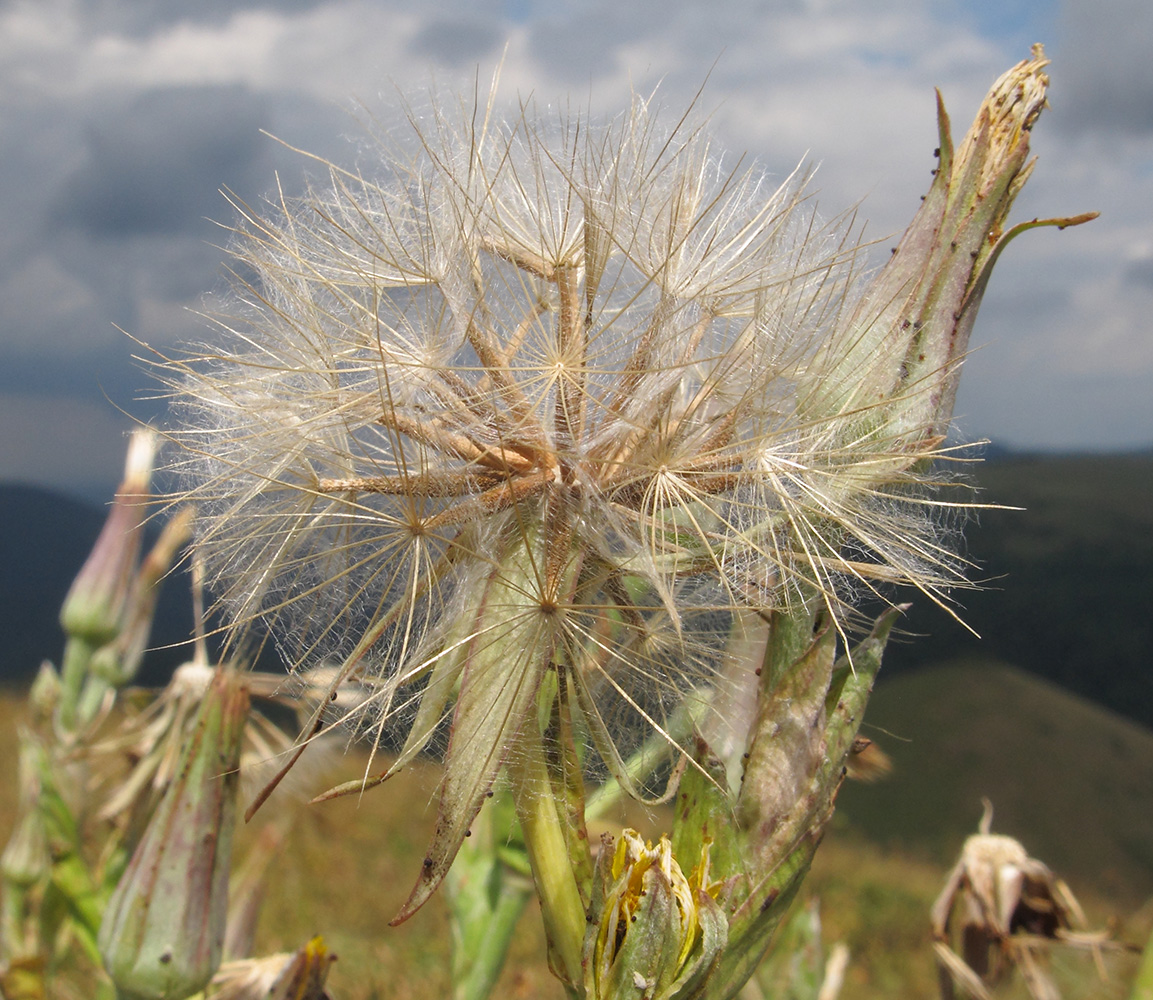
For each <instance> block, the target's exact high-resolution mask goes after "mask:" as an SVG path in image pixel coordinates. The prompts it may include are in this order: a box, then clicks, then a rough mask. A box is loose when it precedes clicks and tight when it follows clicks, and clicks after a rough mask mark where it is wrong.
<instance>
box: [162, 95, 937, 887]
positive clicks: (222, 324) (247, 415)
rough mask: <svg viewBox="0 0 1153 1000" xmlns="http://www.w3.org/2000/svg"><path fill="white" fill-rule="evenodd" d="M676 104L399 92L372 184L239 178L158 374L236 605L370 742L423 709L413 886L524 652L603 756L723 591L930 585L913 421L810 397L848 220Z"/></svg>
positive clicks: (503, 715)
mask: <svg viewBox="0 0 1153 1000" xmlns="http://www.w3.org/2000/svg"><path fill="white" fill-rule="evenodd" d="M691 117H692V116H691V114H690V115H686V116H685V117H683V118H681V119H679V120H677V121H675V122H673V123H672V124H671V126H670V125H665V124H663V123H662V121H661V120H660V116H659V115H658V113H657V112H656V111H655V110H654V108H653V105H652V103H651V102H649V101H645V100H642V99H640V98H637V99H634V101H633V103H632V106H631V108H630V109H629V110H628V112H627V113H625V114H623V115H622V116H621V117H619V118H617V119H615V120H613V121H610V122H608V123H605V124H599V125H597V124H594V123H593V122H591V121H590V120H589V119H588V118H587V117H585V116H583V115H579V114H578V115H570V114H567V113H560V112H555V111H552V110H540V109H538V108H537V107H535V106H534V105H533V104H532V103H531V102H530V103H526V104H524V105H522V106H521V107H520V108H519V110H518V112H517V113H516V114H514V115H513V116H512V117H510V118H508V119H501V118H500V117H499V116H498V115H497V114H496V112H495V110H494V104H493V101H492V100H491V99H490V100H489V101H488V102H487V104H486V103H485V102H483V100H482V101H477V102H469V101H461V102H460V103H459V104H457V105H444V104H438V103H436V102H435V101H434V102H433V103H432V105H431V109H430V110H428V111H427V112H425V113H423V114H418V113H417V112H416V111H415V110H413V109H411V108H410V109H409V111H408V118H407V123H406V126H405V127H404V128H403V129H402V130H401V133H403V134H397V133H390V134H387V135H384V136H383V137H382V139H381V144H380V148H379V158H380V161H381V162H380V163H379V164H377V165H376V166H375V167H374V173H373V175H372V176H368V175H366V174H361V173H357V172H351V171H347V170H344V169H341V168H339V167H336V166H334V165H331V164H326V165H325V166H326V169H327V172H328V177H327V180H326V182H325V183H324V184H322V185H318V186H317V188H316V189H315V190H313V191H312V193H311V194H310V195H309V196H308V197H307V198H304V199H302V200H300V201H290V200H288V199H286V198H283V197H281V198H280V200H279V202H278V203H277V204H275V205H274V206H272V207H271V208H270V210H269V211H268V212H267V213H266V214H264V215H258V214H257V212H255V211H253V210H252V209H250V208H248V207H247V206H245V205H243V204H241V203H239V202H238V203H236V207H237V209H238V210H239V212H240V215H241V220H242V221H241V223H240V224H239V225H238V226H237V227H236V231H235V241H234V245H233V253H234V256H235V258H236V260H237V267H236V275H237V297H236V308H235V309H234V311H233V313H232V314H231V315H229V316H227V317H219V318H217V319H216V323H217V325H218V326H219V328H220V332H221V334H222V339H223V345H222V346H218V347H214V348H212V349H211V350H208V351H206V352H204V353H202V354H200V355H199V356H188V357H185V358H180V359H175V360H168V361H167V362H166V363H165V366H164V367H163V369H162V370H163V372H164V377H165V378H166V379H167V381H168V382H169V384H170V386H171V387H172V389H173V392H174V395H175V401H176V408H177V410H178V412H179V415H180V424H179V426H178V427H177V429H176V430H175V431H173V436H174V437H175V438H176V439H177V440H178V441H179V442H180V443H181V444H183V445H184V447H185V451H184V453H183V457H182V458H180V459H178V460H177V469H178V471H180V472H181V473H182V474H183V475H184V477H185V482H186V484H187V490H186V493H187V495H188V496H190V498H191V499H194V500H195V502H196V504H197V507H198V509H199V510H200V512H201V517H200V526H199V534H198V539H199V548H200V551H201V552H202V553H203V555H204V558H205V560H206V563H207V566H208V569H209V575H210V578H211V580H212V581H213V583H214V585H215V588H216V593H217V594H218V595H219V597H220V600H221V602H222V603H223V604H224V605H225V606H226V607H227V609H228V610H229V613H230V614H231V616H232V619H233V621H234V622H236V623H237V627H241V628H243V627H245V626H247V625H249V624H252V623H255V622H261V623H262V624H263V625H264V626H265V627H266V628H267V629H268V630H269V631H270V632H271V634H272V635H273V636H274V637H275V639H276V641H277V642H278V643H279V644H280V646H281V649H282V650H283V652H284V654H285V655H286V657H287V658H288V659H289V660H290V661H291V662H292V663H293V664H294V665H296V666H297V667H298V668H300V669H307V668H309V667H314V666H316V665H318V664H320V663H322V662H323V663H328V664H337V665H338V666H339V669H338V670H337V671H336V672H335V674H334V677H335V678H336V679H335V680H334V685H335V684H337V683H341V682H344V681H346V680H348V679H349V678H359V679H360V680H361V682H362V683H363V684H365V685H366V686H367V689H368V691H369V694H368V697H367V698H365V699H364V700H363V701H361V702H360V703H359V704H358V707H357V708H356V712H357V713H358V714H359V715H360V716H361V717H363V718H365V719H368V720H370V721H371V722H372V724H373V725H376V726H381V725H383V724H384V723H386V722H391V721H393V720H397V719H401V720H403V722H404V723H405V725H406V726H407V738H406V742H405V745H404V748H403V751H402V753H401V757H400V761H399V763H398V765H397V766H400V764H403V762H404V761H406V760H407V759H409V758H410V757H411V756H412V755H413V754H415V753H417V752H418V751H420V750H421V749H422V748H424V747H425V746H426V745H427V744H428V743H429V741H430V740H431V739H432V738H433V736H434V735H435V734H436V733H438V732H439V731H441V728H442V727H441V726H440V723H441V722H442V721H443V720H444V718H445V717H446V716H447V715H448V714H449V713H452V716H453V726H452V735H451V740H450V743H449V746H448V750H447V758H446V760H447V768H446V775H445V779H444V791H443V793H442V794H443V796H444V797H443V799H442V815H443V816H444V817H445V822H444V823H443V824H442V826H443V833H442V832H439V831H438V837H439V838H441V840H442V841H443V845H444V848H445V849H444V850H443V851H441V852H439V853H438V852H437V851H435V850H434V852H433V854H432V855H431V861H430V862H429V865H428V867H431V868H432V869H434V871H433V878H434V880H435V879H436V878H437V877H439V874H440V870H441V868H442V867H444V868H447V864H448V863H449V862H450V861H451V856H452V854H453V853H454V852H455V844H456V843H459V842H460V838H462V837H463V836H464V833H465V831H466V829H467V826H468V823H469V821H471V818H472V816H473V815H475V812H476V809H477V808H479V804H480V802H481V801H482V799H483V796H484V793H485V791H486V790H487V789H488V787H489V786H490V785H491V782H492V780H493V777H494V776H495V774H496V772H497V770H498V769H499V768H500V766H501V764H502V762H503V760H504V754H505V753H506V748H507V746H508V745H509V742H510V739H511V737H512V736H514V735H515V734H516V732H517V731H518V729H519V728H520V726H521V724H522V722H523V721H524V720H525V719H526V718H527V717H528V715H529V713H530V712H531V711H534V706H535V701H534V699H535V698H536V695H537V692H538V690H539V688H540V685H541V683H542V680H543V678H544V677H545V676H546V675H549V674H551V673H554V672H555V673H556V674H557V676H558V677H559V678H560V684H559V688H558V689H559V690H560V691H561V692H562V693H563V694H565V696H566V697H568V699H569V702H568V703H569V704H570V705H571V706H572V709H573V712H574V713H575V714H576V715H578V716H579V718H580V726H581V729H582V731H583V732H585V733H587V734H588V736H589V738H590V739H591V741H592V742H593V743H594V744H595V745H596V747H597V749H598V751H599V753H600V755H601V756H602V757H603V758H604V760H605V761H606V762H607V764H608V766H609V768H610V769H611V770H612V771H613V773H614V774H616V775H617V776H618V777H619V778H620V779H621V780H622V781H627V780H628V779H627V775H625V774H624V769H623V767H622V766H621V763H622V753H623V748H622V744H626V745H632V744H635V743H637V742H639V741H640V740H641V739H643V738H644V737H645V736H646V735H648V734H649V733H651V731H652V729H653V728H654V727H655V728H656V729H657V730H659V731H661V732H665V731H666V730H665V723H664V719H665V717H666V715H667V714H668V713H669V712H670V711H671V709H672V708H673V707H674V706H675V705H676V704H679V702H680V699H681V697H682V695H683V694H684V692H685V691H686V690H688V689H691V688H696V687H698V686H700V685H702V684H706V683H708V682H709V681H710V679H712V678H713V677H714V676H715V671H716V668H717V666H718V665H719V662H720V660H721V658H722V656H723V650H724V645H725V637H726V634H727V631H728V628H729V624H730V622H731V619H732V617H733V615H734V614H735V613H737V612H741V613H745V612H748V611H749V610H750V609H751V610H753V611H760V612H765V611H767V610H771V609H775V608H782V607H787V606H790V605H791V604H792V603H793V602H796V601H811V600H823V601H824V602H825V603H826V604H827V605H828V606H829V608H830V610H831V611H832V612H833V614H834V616H835V618H836V620H837V621H838V622H839V623H842V624H843V623H844V621H845V620H846V617H847V607H848V605H847V604H846V603H845V599H846V597H847V596H848V595H849V594H850V593H851V592H852V591H853V590H854V589H857V590H859V589H860V588H861V587H862V586H863V587H866V588H872V587H874V586H876V584H877V582H878V581H880V582H883V583H891V582H897V583H910V584H913V585H914V586H917V587H920V588H922V589H924V590H927V591H929V592H932V593H936V592H937V591H939V590H940V589H941V588H943V587H945V586H947V585H948V584H950V583H952V582H956V580H957V575H956V572H955V569H954V564H953V562H952V560H951V557H950V556H949V554H948V552H947V551H946V550H945V549H944V548H943V547H942V546H941V545H940V544H939V542H938V541H937V540H936V528H935V527H934V525H933V523H932V521H933V519H932V517H931V513H932V506H931V505H930V504H928V503H927V502H925V501H924V498H923V497H922V496H920V494H919V493H918V490H919V489H920V485H921V484H920V478H919V477H920V476H921V475H922V474H923V471H924V469H925V467H926V460H927V459H928V458H929V457H931V456H932V454H933V452H934V448H935V447H936V443H937V441H936V439H934V438H932V437H931V435H930V434H929V430H930V428H928V427H912V428H910V427H908V426H907V424H906V423H902V425H901V430H900V432H899V433H898V432H897V431H891V432H890V431H885V432H879V431H877V430H876V428H877V427H883V426H884V423H885V422H884V420H883V418H882V416H878V419H877V420H876V421H874V422H873V425H872V429H871V430H869V431H868V432H866V431H864V430H862V428H863V427H865V425H866V424H868V421H867V420H864V419H863V413H862V408H861V407H859V406H855V407H848V408H846V407H844V406H840V405H837V406H832V407H822V406H819V405H816V404H814V403H813V402H812V389H811V387H812V386H813V385H815V384H819V383H820V381H821V379H822V371H823V370H824V371H828V372H833V371H834V370H837V366H838V361H839V359H838V357H837V356H836V354H835V352H831V351H830V350H828V349H827V347H826V346H825V345H827V344H828V343H830V342H834V341H836V339H837V338H835V337H834V336H833V335H834V332H835V331H836V330H837V329H838V324H839V323H842V322H843V320H844V319H845V318H846V317H847V316H848V315H849V314H850V313H851V310H850V309H849V308H848V307H847V306H846V299H847V296H848V295H849V293H850V291H851V289H852V287H853V284H854V282H855V276H856V275H855V271H856V267H855V264H856V262H857V259H858V256H859V247H858V245H857V244H856V243H855V240H854V237H853V235H852V233H851V232H850V227H849V225H848V224H847V222H845V221H844V220H842V221H839V222H837V223H835V224H831V225H823V224H821V222H820V221H819V220H818V219H817V217H816V214H815V211H814V209H813V207H812V206H811V204H810V203H809V202H808V200H807V195H806V193H805V179H804V177H803V176H801V175H799V174H798V175H794V176H793V177H790V178H789V179H788V180H787V181H786V182H785V183H784V184H783V185H781V186H779V187H773V186H771V185H769V184H768V182H767V181H766V179H765V177H764V175H763V174H762V173H761V172H760V171H759V170H758V169H756V168H755V167H748V166H745V165H743V164H742V163H741V162H740V161H734V160H733V159H731V158H729V157H726V156H725V155H723V154H721V153H720V152H719V151H718V150H716V149H715V147H714V146H713V144H712V143H711V141H710V139H709V137H708V135H707V133H706V132H705V131H704V129H703V127H698V126H695V125H693V124H691ZM837 378H838V380H839V382H838V384H839V385H843V374H842V373H841V372H840V371H838V373H837ZM799 386H805V387H808V388H807V389H806V390H805V394H806V395H807V397H808V401H807V402H805V401H804V400H802V394H801V393H800V392H799ZM884 402H885V401H881V402H880V403H878V404H876V405H878V406H881V405H882V404H883V403H884ZM865 409H866V410H867V407H866V408H865ZM919 470H920V471H919Z"/></svg>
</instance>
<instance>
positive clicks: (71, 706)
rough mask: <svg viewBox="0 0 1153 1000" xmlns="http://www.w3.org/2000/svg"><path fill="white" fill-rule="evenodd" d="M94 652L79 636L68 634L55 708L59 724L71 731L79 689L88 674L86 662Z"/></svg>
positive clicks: (74, 724)
mask: <svg viewBox="0 0 1153 1000" xmlns="http://www.w3.org/2000/svg"><path fill="white" fill-rule="evenodd" d="M94 652H95V650H94V649H93V647H92V645H91V643H89V642H88V641H87V640H86V639H82V638H81V637H80V636H76V635H73V636H69V638H68V641H67V642H66V643H65V644H64V663H63V666H62V667H61V671H60V704H59V706H58V708H57V710H56V711H57V715H56V717H57V721H58V722H59V723H60V726H61V727H62V728H63V729H64V730H66V731H71V730H72V729H73V728H75V726H76V709H77V705H78V703H79V701H80V691H81V689H82V688H83V687H84V679H85V678H86V677H87V676H88V664H89V663H90V662H91V661H92V654H93V653H94Z"/></svg>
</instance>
